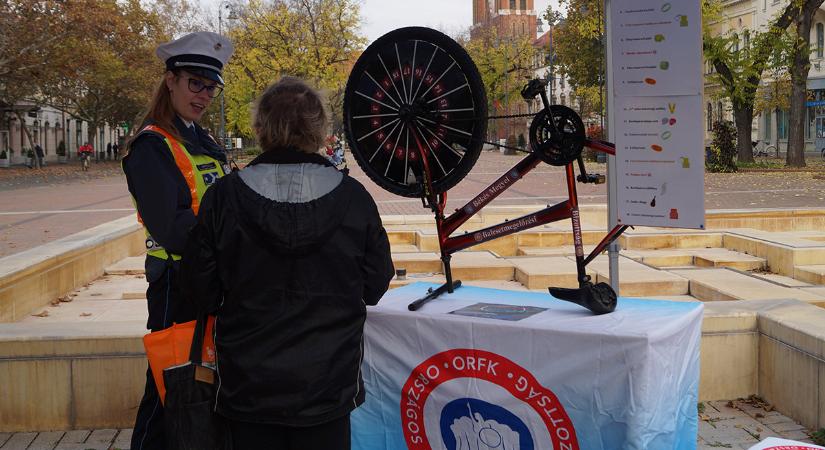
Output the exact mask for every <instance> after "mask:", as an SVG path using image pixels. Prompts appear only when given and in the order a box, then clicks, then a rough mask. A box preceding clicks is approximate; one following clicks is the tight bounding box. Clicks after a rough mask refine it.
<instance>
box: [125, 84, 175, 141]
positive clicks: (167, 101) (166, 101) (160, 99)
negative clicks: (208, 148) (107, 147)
mask: <svg viewBox="0 0 825 450" xmlns="http://www.w3.org/2000/svg"><path fill="white" fill-rule="evenodd" d="M172 73H173V74H174V76H175V79H176V80H177V78H178V77H179V76H180V74H178V73H176V72H172ZM176 115H177V113H175V109H174V108H173V107H172V95H171V93H170V92H169V87H168V86H166V74H164V75H163V77H162V78H161V79H160V84H159V85H158V88H157V89H156V90H155V95H154V96H152V100H151V101H150V102H149V108H148V110H147V111H146V114H145V115H144V116H143V120H142V121H141V124H145V123H147V122H150V121H151V122H153V123H154V124H155V125H156V126H158V127H160V128H163V129H164V130H165V131H166V132H167V133H169V134H171V135H172V137H174V138H175V139H176V140H178V141H183V138H182V137H181V135H180V133H178V127H176V126H175V116H176ZM135 137H137V136H135ZM132 140H134V137H133V138H132ZM132 140H130V141H129V143H128V144H127V149H129V148H130V147H131V144H132ZM127 152H128V150H127Z"/></svg>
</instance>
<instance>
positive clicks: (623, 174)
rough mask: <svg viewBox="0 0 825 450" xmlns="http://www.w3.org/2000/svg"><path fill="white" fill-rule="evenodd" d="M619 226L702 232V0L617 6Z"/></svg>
mask: <svg viewBox="0 0 825 450" xmlns="http://www.w3.org/2000/svg"><path fill="white" fill-rule="evenodd" d="M610 14H611V20H612V24H611V27H610V32H611V36H610V39H611V43H612V55H611V56H612V58H611V61H612V67H611V68H610V69H611V71H612V83H613V102H614V103H613V105H614V106H613V113H614V114H615V116H614V119H613V122H612V123H613V126H614V133H613V135H614V136H615V137H614V140H615V144H616V166H615V173H616V180H617V195H616V198H615V203H616V204H615V206H614V207H615V208H617V218H618V223H620V224H623V225H643V226H656V227H679V228H699V229H701V228H704V226H705V205H704V145H703V144H704V128H703V112H702V111H703V108H702V104H703V99H702V83H703V78H702V30H701V6H700V4H699V1H698V0H679V1H678V2H677V1H675V0H673V1H671V2H666V1H661V0H624V1H613V2H611V7H610Z"/></svg>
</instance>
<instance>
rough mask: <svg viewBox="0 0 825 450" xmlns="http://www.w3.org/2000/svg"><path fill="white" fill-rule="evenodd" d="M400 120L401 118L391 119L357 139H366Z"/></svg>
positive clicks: (359, 140)
mask: <svg viewBox="0 0 825 450" xmlns="http://www.w3.org/2000/svg"><path fill="white" fill-rule="evenodd" d="M400 121H401V119H395V120H391V121H389V122H387V123H386V124H385V125H382V126H381V127H379V128H376V129H374V130H372V131H370V132H369V133H367V134H365V135H363V136H361V137H360V138H358V139H357V141H358V142H361V141H363V140H364V139H366V138H368V137H370V136H372V135H373V134H375V133H377V132H379V131H381V130H383V129H384V128H387V127H388V126H390V125H392V124H393V123H395V122H400Z"/></svg>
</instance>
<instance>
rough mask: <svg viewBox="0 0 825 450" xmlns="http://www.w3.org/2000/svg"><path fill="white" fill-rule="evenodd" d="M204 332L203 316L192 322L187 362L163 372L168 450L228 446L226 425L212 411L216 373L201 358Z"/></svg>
mask: <svg viewBox="0 0 825 450" xmlns="http://www.w3.org/2000/svg"><path fill="white" fill-rule="evenodd" d="M205 331H206V316H205V315H204V316H201V317H198V321H197V323H196V325H195V331H194V333H193V336H192V347H191V348H190V349H189V361H188V362H187V363H185V364H181V365H179V366H173V367H169V368H167V369H164V371H163V380H164V383H165V385H166V400H165V403H164V422H165V425H166V433H165V434H166V447H167V448H168V449H170V450H171V449H175V450H231V449H232V438H231V435H230V433H229V428H228V426H227V424H226V422H225V420H224V419H223V418H222V417H221V416H219V415H218V414H217V413H215V411H214V409H215V396H216V393H217V379H218V377H217V372H216V371H215V369H213V368H211V367H208V366H205V365H203V362H202V360H201V355H202V351H203V337H204V333H205Z"/></svg>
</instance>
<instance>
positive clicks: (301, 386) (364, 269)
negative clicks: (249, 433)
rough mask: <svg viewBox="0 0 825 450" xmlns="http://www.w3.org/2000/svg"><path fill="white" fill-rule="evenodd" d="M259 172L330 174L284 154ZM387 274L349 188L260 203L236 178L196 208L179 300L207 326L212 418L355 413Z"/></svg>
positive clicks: (373, 212)
mask: <svg viewBox="0 0 825 450" xmlns="http://www.w3.org/2000/svg"><path fill="white" fill-rule="evenodd" d="M259 164H275V165H278V164H299V165H302V166H303V167H310V166H329V163H328V162H327V161H326V159H324V158H323V157H321V156H320V155H309V154H304V153H301V152H298V151H294V150H276V151H268V152H265V153H264V154H263V155H261V156H260V157H258V158H257V159H256V160H255V161H253V162H252V163H251V164H250V166H256V165H259ZM296 167H297V166H293V167H292V168H293V169H295V168H296ZM265 168H267V169H269V168H272V169H276V167H275V166H268V167H265ZM314 169H315V174H316V178H317V175H318V173H317V172H318V170H319V169H320V168H319V167H314ZM245 170H247V169H245ZM330 170H332V169H330ZM250 173H251V172H250ZM273 173H274V172H273ZM301 173H303V172H301ZM336 173H337V172H336ZM293 174H294V170H293ZM333 175H335V173H333ZM336 176H338V175H336ZM299 179H300V180H303V178H299ZM322 181H323V180H322ZM307 183H309V181H307ZM392 275H393V266H392V259H391V256H390V246H389V241H388V239H387V235H386V232H385V231H384V228H383V226H382V224H381V219H380V217H379V215H378V209H377V207H376V205H375V202H374V201H373V199H372V197H371V196H370V195H369V193H368V192H367V191H366V189H364V187H363V186H362V185H361V184H360V183H359V182H358V181H356V180H354V179H353V178H350V177H349V176H346V175H344V176H343V177H342V178H341V180H340V183H339V184H338V185H337V186H335V187H334V188H332V190H331V191H329V192H328V193H326V194H324V195H322V196H320V197H318V198H314V199H311V200H309V201H306V202H298V203H296V202H293V203H289V202H279V201H275V200H272V199H270V198H267V197H264V196H263V195H261V194H260V193H258V192H256V191H255V190H254V189H253V188H251V187H250V186H249V185H247V184H246V183H245V182H244V180H243V179H242V177H241V176H240V175H239V173H238V172H236V173H233V174H231V175H228V176H226V177H224V178H222V179H220V180H219V181H218V182H217V183H216V184H215V185H214V186H212V187H211V188H210V189H209V190H208V191H207V192H206V195H205V196H204V198H203V200H202V203H201V207H200V213H199V214H198V224H197V225H196V226H195V228H194V229H193V230H192V233H191V235H190V239H189V241H188V243H187V246H186V250H185V252H184V257H183V264H182V277H183V279H182V281H183V282H182V285H183V290H184V294H185V295H186V296H187V297H188V298H190V299H191V300H192V301H194V302H195V303H196V304H197V306H198V309H199V310H200V311H201V312H210V313H216V315H217V322H216V325H215V344H216V347H217V364H218V374H219V377H220V385H219V389H218V399H217V406H216V409H217V411H218V412H219V413H220V414H222V415H224V416H226V417H229V418H231V419H234V420H240V421H246V422H260V423H276V424H281V425H290V426H310V425H316V424H320V423H324V422H327V421H330V420H334V419H336V418H339V417H341V416H343V415H345V414H347V413H349V412H350V411H352V410H353V409H354V408H356V407H357V406H358V405H360V404H361V403H363V401H364V385H363V381H362V379H361V370H360V368H361V360H362V356H363V325H364V321H365V319H366V305H374V304H376V303H377V302H378V300H379V299H380V297H381V296H382V295H383V294H384V292H386V290H387V287H388V285H389V281H390V279H391V278H392Z"/></svg>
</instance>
